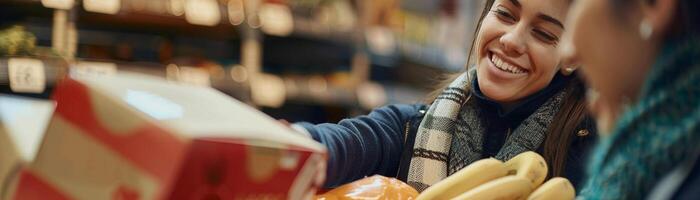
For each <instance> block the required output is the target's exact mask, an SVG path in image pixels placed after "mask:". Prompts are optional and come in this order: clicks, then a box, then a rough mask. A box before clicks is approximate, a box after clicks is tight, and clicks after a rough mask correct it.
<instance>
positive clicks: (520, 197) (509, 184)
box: [453, 176, 532, 200]
mask: <svg viewBox="0 0 700 200" xmlns="http://www.w3.org/2000/svg"><path fill="white" fill-rule="evenodd" d="M530 192H532V183H530V180H528V179H526V178H523V177H520V176H506V177H502V178H499V179H496V180H493V181H491V182H488V183H485V184H483V185H480V186H479V187H476V188H474V189H471V190H469V191H468V192H465V193H464V194H461V195H459V196H457V197H455V198H454V199H453V200H496V199H498V200H524V199H525V198H527V196H528V195H529V194H530Z"/></svg>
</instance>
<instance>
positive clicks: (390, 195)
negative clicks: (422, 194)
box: [316, 175, 418, 200]
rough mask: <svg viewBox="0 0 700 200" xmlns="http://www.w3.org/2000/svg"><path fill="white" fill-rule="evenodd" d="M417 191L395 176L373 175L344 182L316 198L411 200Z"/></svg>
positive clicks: (319, 199) (335, 199)
mask: <svg viewBox="0 0 700 200" xmlns="http://www.w3.org/2000/svg"><path fill="white" fill-rule="evenodd" d="M416 196H418V191H416V190H415V189H413V188H412V187H411V186H409V185H408V184H406V183H404V182H401V181H400V180H398V179H395V178H388V177H384V176H379V175H374V176H371V177H367V178H363V179H360V180H357V181H354V182H352V183H348V184H345V185H343V186H340V187H338V188H335V189H333V190H330V191H328V192H326V193H323V194H321V195H318V196H316V200H353V199H358V200H359V199H375V200H393V199H402V200H412V199H416Z"/></svg>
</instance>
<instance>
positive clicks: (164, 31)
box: [0, 0, 483, 123]
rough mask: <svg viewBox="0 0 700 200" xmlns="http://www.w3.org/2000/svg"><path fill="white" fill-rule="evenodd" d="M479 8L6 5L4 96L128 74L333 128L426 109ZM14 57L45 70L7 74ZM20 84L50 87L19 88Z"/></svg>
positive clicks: (1, 8)
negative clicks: (406, 108)
mask: <svg viewBox="0 0 700 200" xmlns="http://www.w3.org/2000/svg"><path fill="white" fill-rule="evenodd" d="M481 4H482V2H481V1H473V0H430V1H426V0H0V93H1V94H0V96H8V95H10V96H25V97H29V98H33V99H34V100H41V99H49V97H50V95H51V89H52V86H53V85H54V84H55V82H56V80H58V79H60V77H62V76H65V74H66V73H75V74H91V75H100V74H103V75H108V74H113V73H116V72H117V71H132V72H139V73H145V74H151V75H155V76H161V77H165V78H167V79H168V80H172V81H177V82H181V83H184V84H195V85H202V86H209V87H213V88H216V89H218V90H220V91H222V92H224V93H226V94H228V95H230V96H232V97H234V98H236V99H238V100H240V101H243V102H246V103H248V104H249V105H251V106H254V107H256V108H259V109H260V110H262V111H264V112H265V113H267V114H269V115H271V116H273V117H275V118H281V119H287V120H288V121H292V122H294V121H309V122H315V123H320V122H337V121H338V120H340V119H342V118H346V117H349V116H355V115H358V114H364V113H366V112H367V111H369V110H370V109H372V108H374V107H377V106H381V105H385V104H393V103H417V102H421V101H422V100H423V98H424V97H425V95H426V94H427V93H428V92H429V91H430V90H431V89H433V87H434V85H435V82H436V81H437V80H438V79H437V78H438V77H439V75H440V74H443V73H449V72H457V71H459V70H463V69H464V65H465V62H466V60H467V54H468V51H469V47H470V45H471V42H472V37H473V32H474V27H475V23H476V20H477V18H478V16H479V14H480V11H481V8H482V6H483V5H481ZM11 57H30V58H35V59H39V60H41V62H42V65H41V66H42V67H43V71H36V70H35V71H26V72H21V71H20V72H17V70H15V72H13V73H12V74H10V73H9V70H8V63H7V60H8V58H11ZM13 76H14V77H21V79H20V80H23V81H27V82H36V83H37V84H44V87H43V89H41V90H34V91H26V90H24V91H16V90H13V89H12V88H11V87H10V77H13ZM203 101H206V100H204V99H203ZM8 105H9V104H8ZM5 107H7V106H5ZM4 110H5V111H17V108H15V109H11V108H7V109H4Z"/></svg>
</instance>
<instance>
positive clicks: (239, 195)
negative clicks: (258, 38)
mask: <svg viewBox="0 0 700 200" xmlns="http://www.w3.org/2000/svg"><path fill="white" fill-rule="evenodd" d="M53 99H54V100H55V101H56V105H57V106H56V110H55V112H54V114H53V117H52V118H51V121H50V123H49V125H48V127H47V128H46V132H45V135H44V137H43V142H42V143H41V148H40V150H39V151H38V153H37V155H36V158H35V159H34V161H33V162H32V163H31V164H30V165H29V166H28V167H26V168H22V169H21V170H19V172H17V173H18V174H16V175H14V176H13V177H14V178H13V179H12V180H11V181H10V182H9V183H10V184H11V185H9V186H8V187H6V188H9V191H7V193H6V194H7V195H9V196H8V197H9V198H8V199H16V200H19V199H47V198H48V199H52V198H60V199H113V198H116V199H134V198H135V199H163V198H167V199H179V198H183V199H192V198H195V199H199V198H205V197H206V198H214V197H216V198H218V199H231V198H233V199H249V198H257V197H269V198H272V199H282V198H285V199H302V198H304V197H306V198H309V197H311V195H313V194H315V192H316V189H317V188H318V187H320V186H321V184H322V183H323V181H324V175H325V164H326V160H325V148H324V147H323V146H322V145H320V144H318V143H316V142H315V141H313V140H311V139H309V138H307V137H305V136H302V135H299V134H298V133H296V132H294V131H293V130H291V129H289V128H288V127H285V126H283V125H281V124H280V123H278V122H277V121H276V120H274V119H272V118H270V117H268V116H266V115H264V114H262V113H260V112H259V111H257V110H255V109H253V108H251V107H248V106H247V105H245V104H242V103H240V102H238V101H236V100H233V99H231V98H230V97H227V96H225V95H224V94H222V93H220V92H218V91H216V90H213V89H211V88H209V87H201V86H193V85H184V84H173V83H169V82H168V81H166V80H165V79H162V78H157V77H152V76H147V75H141V74H135V73H128V72H118V73H117V74H114V75H110V76H74V77H71V78H68V79H66V80H64V81H62V82H61V83H60V84H59V85H57V87H56V89H55V91H54V94H53ZM230 195H234V196H230Z"/></svg>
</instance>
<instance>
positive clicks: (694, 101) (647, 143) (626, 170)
mask: <svg viewBox="0 0 700 200" xmlns="http://www.w3.org/2000/svg"><path fill="white" fill-rule="evenodd" d="M698 151H700V40H698V39H693V40H692V41H685V42H670V43H668V45H666V46H665V47H664V48H663V49H662V51H661V54H660V56H659V57H658V58H657V60H656V63H655V64H654V65H653V66H652V68H651V70H650V72H649V75H648V77H647V79H646V82H645V85H644V86H643V88H642V93H641V95H640V100H639V101H638V102H637V103H636V104H634V105H631V106H630V107H628V108H626V109H625V111H624V113H623V114H622V115H621V116H620V118H619V120H618V122H617V124H616V126H615V128H614V130H613V131H612V134H611V135H610V136H609V137H607V138H602V139H601V141H600V142H599V144H598V146H597V147H596V149H595V151H594V153H593V157H592V160H591V161H592V162H591V164H590V165H589V169H588V170H589V171H588V172H589V180H588V182H587V183H586V185H585V187H584V189H583V190H582V191H581V193H580V197H582V199H586V200H590V199H592V200H596V199H644V198H645V197H646V196H647V195H648V193H649V191H650V190H651V189H652V188H653V187H654V186H655V184H656V183H657V182H658V181H659V180H660V179H661V178H662V177H663V176H664V175H666V174H667V173H669V172H670V171H671V170H672V169H673V168H674V167H675V166H677V165H678V164H679V163H681V162H683V161H684V160H685V159H690V157H691V156H694V155H697V152H698Z"/></svg>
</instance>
